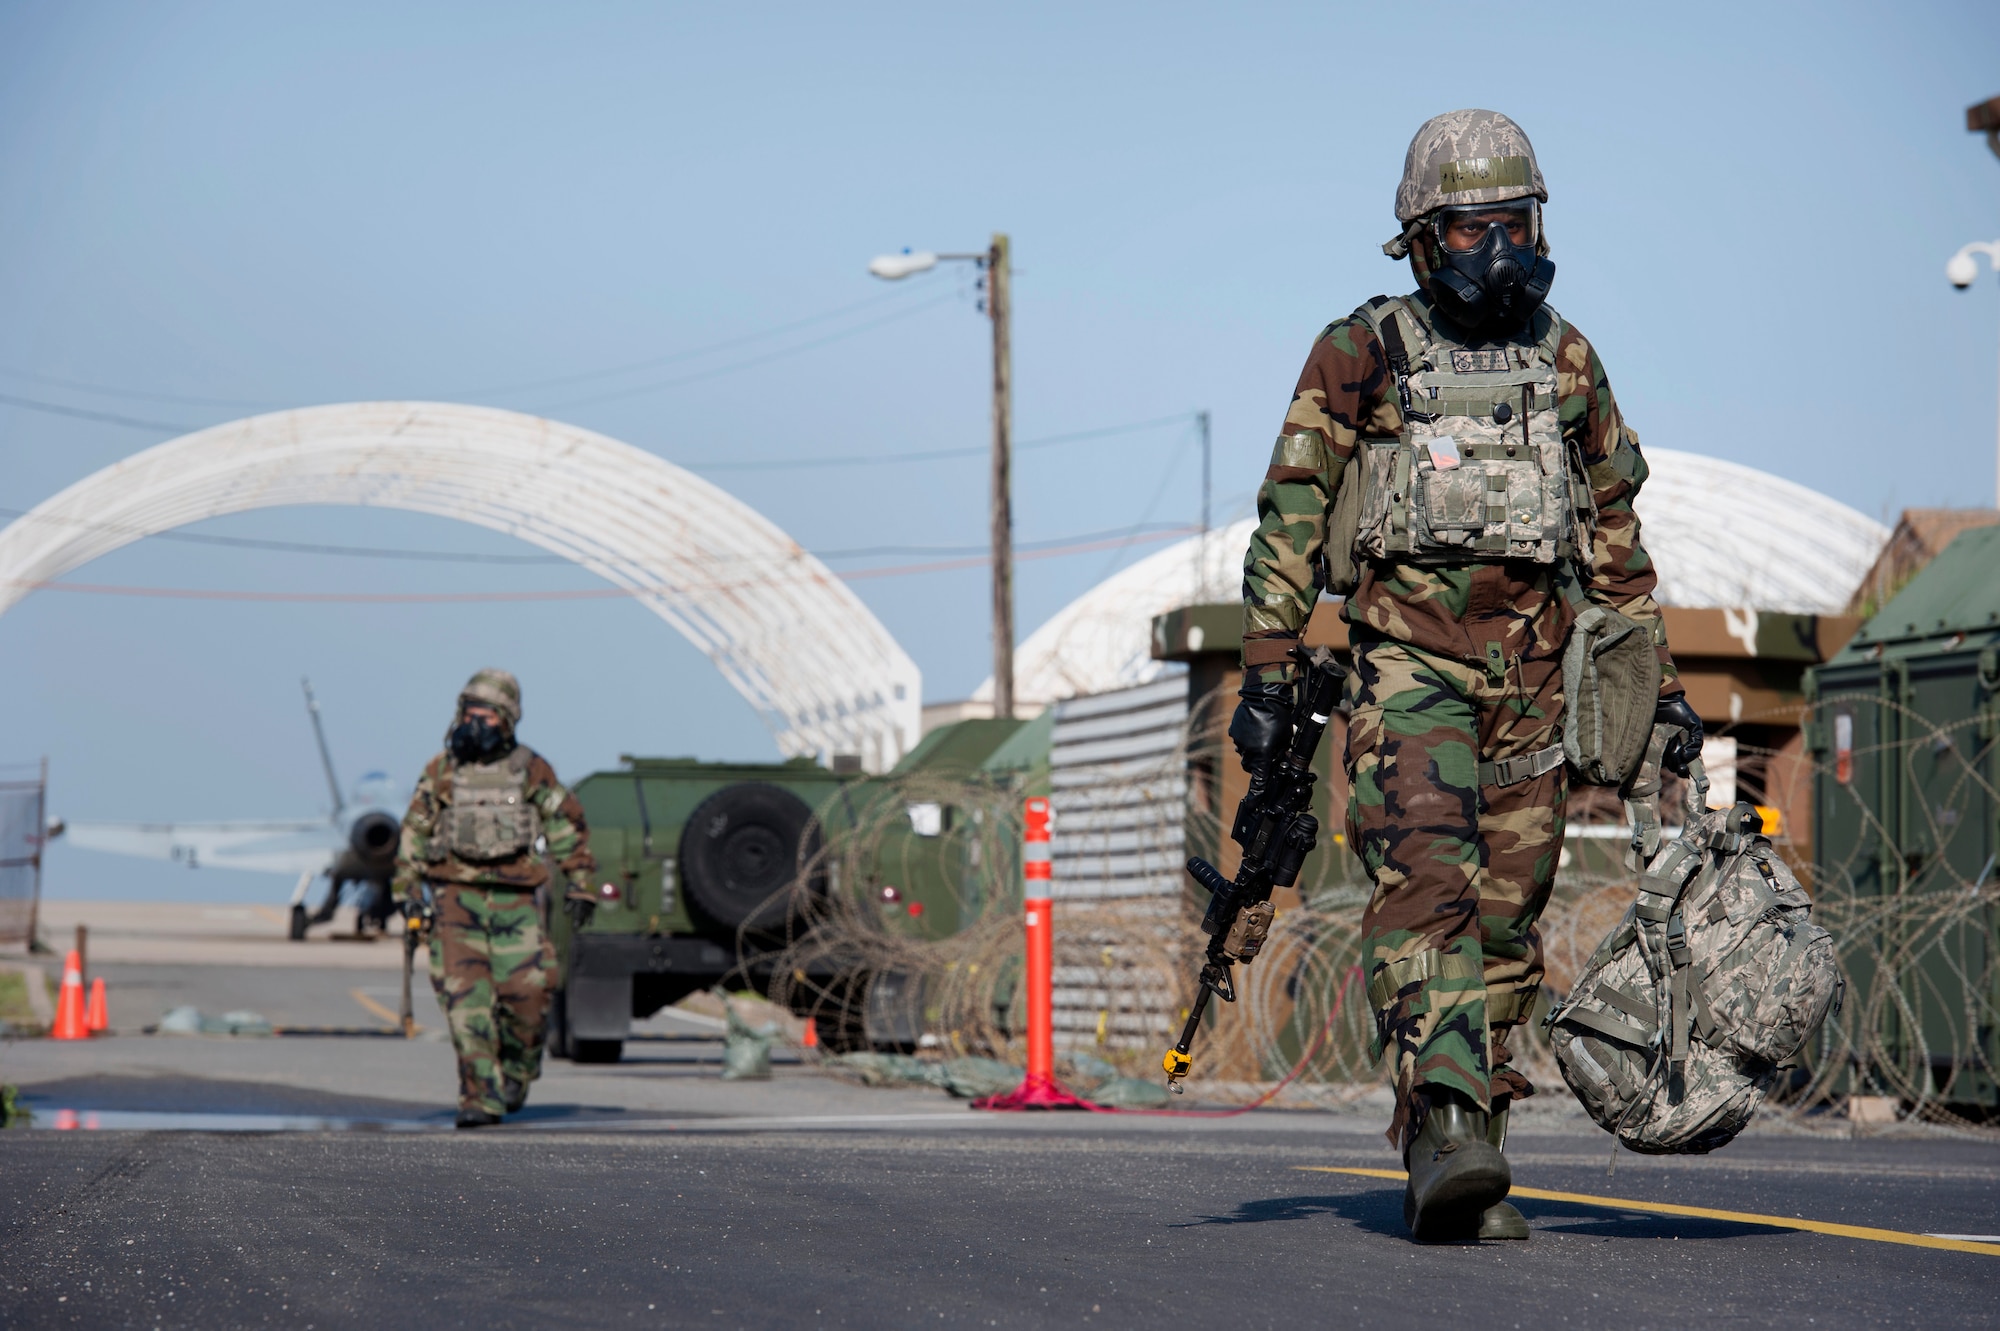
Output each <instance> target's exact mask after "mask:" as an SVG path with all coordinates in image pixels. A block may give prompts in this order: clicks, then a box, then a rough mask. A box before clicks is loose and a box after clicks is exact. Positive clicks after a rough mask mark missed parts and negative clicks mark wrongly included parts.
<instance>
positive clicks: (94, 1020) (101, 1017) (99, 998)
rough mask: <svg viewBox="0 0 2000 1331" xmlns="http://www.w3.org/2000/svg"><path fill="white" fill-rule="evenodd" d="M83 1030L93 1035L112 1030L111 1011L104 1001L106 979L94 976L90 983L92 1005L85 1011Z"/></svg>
mask: <svg viewBox="0 0 2000 1331" xmlns="http://www.w3.org/2000/svg"><path fill="white" fill-rule="evenodd" d="M83 1028H84V1029H85V1030H87V1031H89V1032H90V1033H91V1034H92V1035H95V1034H97V1033H98V1032H99V1031H104V1030H109V1029H110V1028H111V1011H110V1008H109V1006H108V1005H107V1004H106V1003H105V1001H104V977H103V976H102V975H98V976H93V977H92V978H91V981H90V1004H89V1006H88V1007H86V1008H84V1010H83Z"/></svg>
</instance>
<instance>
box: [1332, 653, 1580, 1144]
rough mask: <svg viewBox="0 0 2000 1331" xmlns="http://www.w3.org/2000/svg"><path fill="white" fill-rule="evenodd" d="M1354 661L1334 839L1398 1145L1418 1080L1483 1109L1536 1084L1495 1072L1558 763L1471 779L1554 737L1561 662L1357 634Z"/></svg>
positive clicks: (1548, 833)
mask: <svg viewBox="0 0 2000 1331" xmlns="http://www.w3.org/2000/svg"><path fill="white" fill-rule="evenodd" d="M1496 657H1497V650H1496ZM1354 663H1355V664H1354V672H1353V674H1352V675H1350V676H1349V679H1348V696H1349V699H1350V701H1351V702H1352V703H1353V707H1354V710H1353V714H1352V716H1351V718H1350V719H1349V722H1348V732H1347V774H1348V779H1349V781H1350V790H1351V792H1352V793H1351V794H1350V796H1349V799H1348V806H1347V835H1348V843H1349V844H1350V845H1351V846H1352V847H1353V848H1354V850H1355V853H1356V854H1358V855H1359V856H1360V857H1361V861H1362V863H1363V865H1365V866H1366V868H1367V870H1368V874H1369V876H1370V877H1371V878H1372V879H1373V880H1374V884H1375V888H1374V891H1373V893H1372V894H1371V895H1370V898H1369V902H1368V909H1367V911H1366V913H1365V914H1364V915H1363V916H1362V921H1361V932H1362V939H1361V957H1362V964H1363V965H1364V966H1365V967H1366V969H1367V974H1368V998H1369V1002H1370V1005H1371V1006H1372V1007H1373V1008H1374V1010H1375V1022H1376V1025H1375V1040H1376V1049H1375V1053H1376V1054H1377V1056H1378V1057H1379V1056H1380V1055H1381V1054H1382V1053H1383V1052H1384V1051H1389V1052H1390V1053H1391V1054H1392V1055H1393V1060H1394V1061H1393V1065H1392V1069H1391V1071H1392V1075H1393V1076H1394V1079H1395V1088H1396V1116H1395V1120H1394V1122H1393V1123H1392V1124H1391V1125H1390V1128H1389V1141H1390V1144H1391V1145H1393V1146H1394V1147H1395V1148H1396V1149H1397V1150H1399V1151H1400V1150H1402V1149H1404V1147H1405V1146H1406V1145H1407V1143H1408V1141H1409V1140H1410V1139H1411V1138H1413V1137H1414V1136H1415V1135H1416V1132H1417V1130H1418V1128H1420V1127H1421V1126H1422V1119H1423V1114H1424V1110H1425V1106H1426V1101H1425V1100H1424V1098H1423V1096H1422V1094H1421V1090H1422V1088H1423V1087H1425V1086H1443V1087H1449V1088H1451V1089H1453V1090H1457V1091H1461V1092H1463V1093H1464V1094H1466V1095H1468V1096H1470V1097H1471V1098H1472V1099H1473V1100H1475V1101H1476V1102H1478V1104H1479V1105H1480V1107H1481V1108H1495V1107H1498V1106H1499V1105H1504V1104H1505V1103H1507V1102H1508V1101H1509V1100H1515V1099H1522V1098H1525V1097H1526V1096H1529V1095H1532V1094H1533V1093H1534V1087H1533V1086H1531V1085H1530V1084H1529V1082H1528V1079H1527V1078H1526V1077H1524V1076H1522V1075H1521V1074H1520V1073H1519V1072H1518V1071H1516V1070H1515V1069H1513V1068H1511V1067H1509V1066H1508V1065H1507V1063H1508V1051H1507V1037H1508V1034H1509V1032H1510V1031H1512V1029H1513V1028H1514V1027H1516V1026H1519V1025H1520V1024H1521V1023H1523V1022H1525V1021H1526V1020H1527V1019H1528V1015H1529V1009H1530V1008H1531V1007H1532V1006H1533V1005H1534V998H1535V990H1536V988H1537V987H1538V986H1539V985H1540V984H1541V981H1542V948H1541V935H1540V933H1539V932H1538V931H1537V929H1536V927H1535V922H1536V920H1537V919H1539V918H1540V916H1541V913H1542V909H1543V908H1544V907H1545V906H1546V905H1547V904H1548V900H1549V889H1550V887H1551V886H1552V885H1553V883H1554V881H1555V871H1556V861H1557V858H1558V856H1559V855H1560V853H1561V850H1562V837H1563V797H1564V795H1565V793H1566V790H1567V786H1568V771H1567V769H1566V768H1565V767H1564V766H1563V765H1562V764H1560V763H1558V764H1557V765H1556V767H1555V769H1554V770H1553V771H1550V772H1547V773H1545V774H1543V775H1541V776H1538V777H1531V778H1529V779H1528V780H1525V781H1519V782H1516V783H1514V784H1510V785H1504V786H1502V785H1486V786H1483V787H1482V786H1481V784H1480V781H1479V764H1480V763H1481V762H1485V761H1490V760H1493V759H1496V758H1509V757H1514V756H1516V755H1520V754H1526V753H1532V752H1535V751H1537V750H1540V749H1544V748H1546V747H1548V746H1549V745H1550V744H1553V743H1556V742H1557V741H1558V740H1559V738H1560V730H1559V729H1558V727H1559V724H1560V722H1561V719H1562V667H1561V663H1560V662H1559V661H1540V662H1523V661H1519V660H1511V661H1510V660H1499V659H1496V660H1495V661H1494V662H1493V663H1492V664H1491V667H1490V668H1482V667H1481V666H1475V665H1468V664H1466V663H1464V662H1462V661H1456V660H1452V659H1449V658H1445V657H1439V656H1434V655H1431V654H1429V653H1426V652H1419V651H1417V650H1415V649H1413V648H1411V647H1408V646H1405V645H1404V644H1402V643H1394V642H1363V643H1357V644H1356V645H1355V648H1354Z"/></svg>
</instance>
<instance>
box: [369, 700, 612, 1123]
mask: <svg viewBox="0 0 2000 1331" xmlns="http://www.w3.org/2000/svg"><path fill="white" fill-rule="evenodd" d="M520 720H521V686H520V684H519V683H518V682H516V680H515V679H514V676H512V675H510V674H508V673H507V672H506V671H504V670H482V671H480V672H479V673H478V674H476V675H474V676H473V677H472V679H471V680H470V681H469V682H468V683H467V684H466V686H465V689H464V691H463V692H462V693H460V694H459V698H458V712H457V715H456V716H455V717H454V718H453V721H452V726H451V730H450V731H449V732H448V734H447V735H446V749H445V751H444V752H443V753H440V754H439V755H438V756H437V757H435V758H433V759H431V760H430V763H429V764H428V765H426V766H425V768H424V774H423V776H421V777H419V778H418V780H417V788H416V793H415V794H414V795H412V796H411V798H410V811H409V812H408V813H407V814H405V815H404V817H403V839H402V844H401V845H400V846H399V847H398V848H397V851H396V876H395V880H394V881H393V883H392V884H391V885H390V890H391V892H392V893H393V895H394V897H395V899H396V902H397V904H398V905H399V906H401V907H402V909H403V913H404V920H405V923H406V927H409V928H415V929H424V930H426V931H427V932H428V933H429V935H430V963H431V985H432V987H433V988H435V989H436V990H437V995H438V1005H439V1006H440V1007H441V1008H443V1010H444V1015H445V1020H446V1022H447V1023H448V1024H449V1025H450V1027H451V1038H452V1043H453V1044H454V1045H455V1046H457V1049H458V1126H459V1127H461V1128H476V1127H484V1126H486V1125H488V1124H493V1123H498V1122H499V1121H500V1117H501V1115H502V1114H511V1113H513V1112H514V1111H516V1110H518V1109H520V1108H521V1106H522V1105H523V1104H525V1103H526V1102H527V1098H528V1086H529V1084H530V1083H531V1082H533V1081H534V1080H535V1078H536V1077H538V1076H540V1075H541V1070H542V1044H543V1040H544V1037H545V1035H546V1033H547V1023H548V1008H549V1000H550V997H551V995H552V994H553V993H554V992H555V990H556V988H557V985H558V983H559V977H558V972H557V968H556V954H555V948H554V946H553V945H552V944H551V943H550V942H549V936H548V930H547V927H546V925H547V919H546V915H545V913H544V907H545V903H546V899H547V893H545V892H543V891H542V889H543V888H545V887H546V886H547V885H548V883H549V880H550V873H549V863H550V861H554V863H555V867H556V868H557V870H559V871H560V872H561V874H562V876H563V879H564V882H565V885H566V891H565V899H566V901H567V902H571V903H576V906H575V907H573V908H575V909H579V910H580V911H581V912H584V913H587V912H588V910H589V909H590V908H591V906H592V905H593V903H594V902H595V900H596V898H595V896H594V895H593V893H592V890H591V879H592V876H593V875H594V874H595V873H596V870H597V863H596V861H595V860H594V859H593V858H592V857H591V854H590V839H589V833H588V832H587V830H586V829H585V827H584V822H583V806H582V805H580V804H579V803H577V799H576V796H574V795H572V794H570V793H569V791H568V790H566V789H564V788H563V786H562V784H561V783H560V782H558V781H557V780H556V774H555V771H554V769H553V768H551V767H550V766H549V764H548V761H547V760H546V759H544V758H543V757H542V756H541V755H540V754H538V753H536V752H535V751H534V750H533V749H531V748H529V747H528V746H527V745H525V744H521V743H519V742H517V741H516V740H515V738H514V728H515V726H516V725H518V724H519V723H520Z"/></svg>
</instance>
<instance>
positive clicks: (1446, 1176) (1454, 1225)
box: [1403, 1086, 1519, 1239]
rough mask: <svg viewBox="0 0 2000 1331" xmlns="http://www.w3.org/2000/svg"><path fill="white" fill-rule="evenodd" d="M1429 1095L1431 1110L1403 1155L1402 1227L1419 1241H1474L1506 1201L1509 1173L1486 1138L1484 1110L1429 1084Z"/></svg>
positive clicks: (1454, 1094) (1463, 1098)
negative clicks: (1406, 1177)
mask: <svg viewBox="0 0 2000 1331" xmlns="http://www.w3.org/2000/svg"><path fill="white" fill-rule="evenodd" d="M1428 1094H1429V1096H1430V1101H1431V1107H1430V1112H1429V1113H1427V1114H1425V1115H1424V1125H1423V1127H1422V1128H1421V1129H1420V1130H1419V1131H1418V1133H1417V1138H1416V1140H1415V1141H1413V1142H1411V1143H1410V1146H1409V1149H1408V1150H1407V1151H1405V1152H1404V1153H1403V1164H1404V1166H1405V1167H1406V1168H1407V1169H1408V1170H1409V1171H1410V1182H1409V1186H1408V1188H1406V1189H1405V1191H1404V1193H1403V1223H1405V1224H1407V1225H1408V1226H1409V1227H1410V1233H1411V1234H1412V1235H1413V1236H1414V1237H1416V1238H1419V1239H1470V1238H1475V1237H1477V1236H1478V1233H1479V1230H1480V1227H1481V1222H1482V1220H1483V1218H1484V1216H1485V1213H1486V1211H1487V1210H1488V1209H1489V1208H1491V1207H1494V1206H1498V1205H1499V1204H1500V1203H1501V1202H1502V1201H1504V1200H1505V1199H1506V1196H1507V1189H1508V1188H1509V1187H1511V1186H1512V1185H1513V1181H1514V1180H1513V1175H1512V1174H1511V1173H1510V1172H1509V1170H1508V1168H1507V1160H1506V1158H1505V1157H1504V1156H1502V1155H1501V1154H1500V1150H1499V1148H1498V1147H1496V1146H1494V1145H1493V1144H1492V1143H1491V1142H1490V1141H1488V1140H1487V1134H1488V1132H1489V1130H1490V1127H1491V1125H1490V1124H1489V1123H1488V1121H1487V1117H1488V1116H1487V1114H1486V1112H1485V1111H1484V1110H1482V1109H1479V1108H1477V1107H1476V1106H1475V1105H1474V1104H1473V1103H1472V1101H1471V1100H1470V1099H1468V1098H1467V1097H1466V1096H1463V1095H1461V1094H1459V1093H1458V1092H1457V1091H1451V1090H1446V1089H1445V1088H1443V1087H1438V1086H1433V1087H1431V1088H1429V1091H1428ZM1510 1209H1511V1208H1510ZM1516 1214H1517V1215H1518V1214H1519V1213H1518V1212H1516Z"/></svg>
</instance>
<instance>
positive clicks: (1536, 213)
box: [1428, 199, 1556, 337]
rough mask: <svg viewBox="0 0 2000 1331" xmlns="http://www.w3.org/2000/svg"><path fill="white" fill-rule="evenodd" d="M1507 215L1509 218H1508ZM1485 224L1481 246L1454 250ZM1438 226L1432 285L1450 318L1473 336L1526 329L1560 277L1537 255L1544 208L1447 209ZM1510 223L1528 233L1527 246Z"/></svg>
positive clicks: (1527, 203) (1528, 203) (1526, 204)
mask: <svg viewBox="0 0 2000 1331" xmlns="http://www.w3.org/2000/svg"><path fill="white" fill-rule="evenodd" d="M1502 213H1506V214H1509V216H1508V217H1507V218H1505V219H1504V220H1503V219H1502V218H1501V217H1500V216H1499V214H1502ZM1479 221H1484V222H1485V228H1486V229H1485V234H1484V235H1483V236H1481V237H1480V238H1479V239H1478V242H1477V243H1476V244H1474V245H1473V246H1472V247H1471V248H1469V249H1454V248H1453V247H1452V241H1453V240H1454V239H1457V240H1459V241H1460V242H1461V243H1463V241H1464V239H1465V238H1466V234H1467V228H1468V226H1469V225H1471V224H1473V223H1476V222H1479ZM1434 225H1435V227H1436V231H1435V233H1434V234H1435V235H1436V237H1437V259H1438V263H1437V269H1436V271H1434V272H1433V273H1432V274H1431V277H1430V282H1429V283H1428V286H1429V290H1430V293H1431V298H1432V299H1433V300H1435V301H1436V302H1437V306H1438V309H1439V310H1441V311H1442V312H1443V313H1444V315H1445V317H1446V318H1448V319H1450V320H1451V321H1452V322H1453V323H1455V324H1457V325H1458V326H1459V327H1461V328H1463V329H1465V330H1466V331H1467V332H1472V333H1481V334H1485V335H1487V336H1492V337H1499V336H1504V335H1506V334H1509V333H1513V332H1517V331H1519V330H1520V329H1522V328H1525V327H1526V326H1527V324H1528V321H1529V319H1531V318H1533V317H1534V313H1535V311H1536V310H1538V309H1540V308H1541V307H1542V302H1543V301H1544V300H1547V299H1548V295H1549V284H1550V283H1552V282H1554V281H1555V278H1556V266H1555V264H1553V263H1551V262H1550V261H1549V260H1548V259H1546V258H1544V257H1543V256H1542V255H1541V254H1539V253H1538V252H1537V251H1538V250H1539V249H1540V240H1541V209H1540V208H1539V207H1538V206H1536V204H1535V201H1534V200H1532V199H1528V200H1523V201H1522V204H1519V205H1508V204H1497V205H1496V204H1487V205H1484V206H1477V205H1475V206H1472V207H1465V208H1446V209H1443V210H1441V211H1440V212H1439V213H1438V216H1437V220H1436V222H1435V223H1434ZM1510 225H1511V226H1512V227H1513V229H1515V230H1517V231H1519V232H1521V233H1523V235H1524V237H1525V239H1526V242H1527V243H1526V244H1517V243H1516V238H1515V237H1514V236H1510V235H1509V234H1508V231H1509V227H1510ZM1454 233H1455V234H1454Z"/></svg>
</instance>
